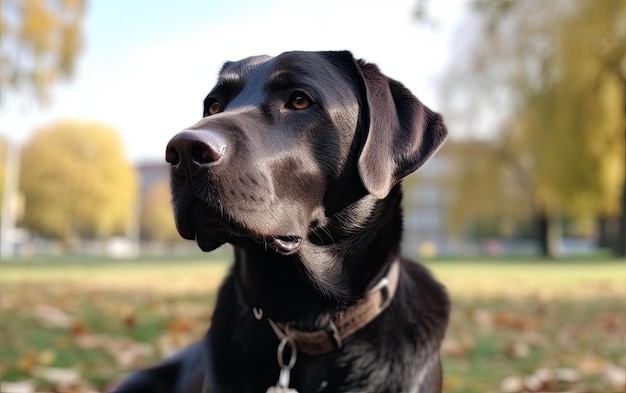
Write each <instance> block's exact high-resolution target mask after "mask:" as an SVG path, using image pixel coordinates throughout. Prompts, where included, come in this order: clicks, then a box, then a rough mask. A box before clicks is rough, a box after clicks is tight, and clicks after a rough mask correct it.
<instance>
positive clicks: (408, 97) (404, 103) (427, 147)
mask: <svg viewBox="0 0 626 393" xmlns="http://www.w3.org/2000/svg"><path fill="white" fill-rule="evenodd" d="M356 66H357V74H358V76H359V77H360V78H362V80H361V81H360V82H361V83H360V84H361V86H360V89H361V92H362V93H361V97H362V102H363V104H362V105H363V106H366V108H363V110H364V115H365V117H364V127H363V128H364V130H363V131H364V132H366V133H367V135H366V136H364V142H363V145H362V147H361V152H360V156H359V161H358V169H359V175H360V177H361V181H362V182H363V185H364V186H365V188H366V189H367V191H368V192H369V193H370V194H372V195H374V196H375V197H376V198H378V199H383V198H385V197H386V196H387V194H388V193H389V191H390V190H391V188H392V187H393V186H394V185H395V184H396V183H398V182H399V181H400V180H401V179H402V178H403V177H405V176H407V175H408V174H410V173H412V172H414V171H415V170H417V168H419V167H420V166H421V165H422V164H424V163H425V162H426V161H427V160H428V159H429V158H430V156H431V155H432V154H433V153H435V151H436V150H437V148H438V147H439V146H440V145H441V143H442V142H443V141H444V139H445V138H446V134H447V131H446V126H445V125H444V123H443V119H442V117H441V116H440V115H439V114H438V113H435V112H433V111H431V110H430V109H428V108H427V107H426V106H424V105H423V104H422V103H421V102H420V101H419V100H418V99H417V98H416V97H415V96H413V94H411V92H410V91H409V90H408V89H407V88H406V87H404V86H403V85H402V84H401V83H399V82H396V81H394V80H392V79H389V78H388V77H386V76H385V75H383V74H382V73H381V72H380V71H379V69H378V67H376V66H375V65H374V64H370V63H365V62H364V61H362V60H358V61H356Z"/></svg>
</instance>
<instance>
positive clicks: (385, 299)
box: [255, 261, 400, 355]
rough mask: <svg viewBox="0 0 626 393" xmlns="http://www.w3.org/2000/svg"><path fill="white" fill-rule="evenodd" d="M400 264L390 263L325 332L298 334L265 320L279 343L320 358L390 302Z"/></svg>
mask: <svg viewBox="0 0 626 393" xmlns="http://www.w3.org/2000/svg"><path fill="white" fill-rule="evenodd" d="M399 276H400V263H399V262H398V261H395V262H393V263H392V264H391V266H390V268H389V271H388V272H387V275H386V276H385V277H383V279H382V280H380V281H379V282H378V284H376V286H374V288H372V289H371V290H370V291H368V293H367V295H366V296H365V297H364V298H363V299H362V300H360V301H359V302H358V303H356V304H355V305H354V306H352V307H350V308H349V309H347V310H345V311H343V312H341V313H339V314H337V315H336V316H335V317H334V318H333V319H332V321H331V322H330V323H329V326H328V327H327V329H325V330H317V331H313V332H308V331H301V330H297V329H294V328H292V327H290V325H289V323H277V322H274V321H272V320H271V319H268V321H269V323H270V325H271V326H272V329H273V330H274V333H275V334H276V336H277V337H278V339H279V340H283V339H285V338H288V339H290V340H293V342H295V344H296V345H297V348H298V351H300V352H302V353H304V354H307V355H322V354H325V353H329V352H332V351H334V350H337V349H339V348H341V347H342V346H343V341H344V340H345V339H346V338H347V337H349V336H351V335H352V334H354V333H355V332H356V331H358V330H359V329H361V328H363V327H365V325H367V324H368V323H370V322H372V321H373V320H374V319H375V318H376V317H378V316H379V315H380V314H381V313H382V312H383V311H384V310H385V309H386V308H387V306H389V304H390V303H391V300H392V299H393V296H394V295H395V293H396V289H397V287H398V278H399ZM261 313H262V311H261V312H259V310H258V309H256V310H255V317H256V318H257V319H261V318H262V314H261Z"/></svg>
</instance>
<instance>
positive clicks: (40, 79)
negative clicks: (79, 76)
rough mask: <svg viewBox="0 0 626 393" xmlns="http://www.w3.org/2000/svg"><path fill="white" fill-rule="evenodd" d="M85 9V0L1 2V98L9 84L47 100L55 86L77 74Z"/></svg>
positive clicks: (41, 100)
mask: <svg viewBox="0 0 626 393" xmlns="http://www.w3.org/2000/svg"><path fill="white" fill-rule="evenodd" d="M84 11H85V2H84V0H2V1H1V2H0V86H2V89H0V102H2V99H3V96H4V95H6V94H7V93H8V90H9V88H11V89H12V90H14V91H19V92H27V93H30V94H33V95H34V97H35V98H36V99H37V101H39V102H46V101H47V100H48V99H49V91H50V88H51V86H52V85H53V84H55V83H56V82H57V81H58V80H59V79H63V78H69V77H71V76H72V74H73V73H74V69H75V66H76V58H77V55H78V53H79V52H80V50H81V47H82V42H81V21H82V17H83V15H84Z"/></svg>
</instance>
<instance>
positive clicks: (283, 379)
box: [266, 366, 298, 393]
mask: <svg viewBox="0 0 626 393" xmlns="http://www.w3.org/2000/svg"><path fill="white" fill-rule="evenodd" d="M266 393H298V391H297V390H296V389H291V388H290V387H289V367H287V366H283V367H281V368H280V375H279V376H278V382H277V383H276V386H270V387H269V389H267V392H266Z"/></svg>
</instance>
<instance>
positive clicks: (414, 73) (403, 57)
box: [0, 0, 467, 163]
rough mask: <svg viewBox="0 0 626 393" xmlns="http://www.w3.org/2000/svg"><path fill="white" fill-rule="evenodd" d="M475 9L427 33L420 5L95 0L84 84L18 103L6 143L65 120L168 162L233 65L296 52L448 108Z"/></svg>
mask: <svg viewBox="0 0 626 393" xmlns="http://www.w3.org/2000/svg"><path fill="white" fill-rule="evenodd" d="M466 3H467V0H436V1H427V4H428V15H429V16H430V20H431V23H429V24H424V23H420V22H418V21H417V20H416V19H415V17H414V11H415V8H416V4H417V0H389V1H381V0H316V1H308V2H297V1H293V0H272V1H258V0H257V1H253V0H229V1H215V0H204V1H203V0H177V1H173V0H169V1H168V0H151V1H150V2H144V1H127V0H91V1H88V9H87V14H86V18H85V21H84V25H83V26H84V49H83V51H82V52H81V55H80V58H79V60H78V68H77V72H76V74H75V75H74V77H73V78H72V79H71V80H70V81H68V82H64V83H62V84H61V85H59V86H57V87H55V89H54V91H53V101H52V104H51V105H49V106H47V107H45V108H37V107H34V106H33V104H32V102H30V103H27V102H26V101H25V100H24V99H22V98H20V97H19V96H9V97H8V99H7V101H5V102H6V105H5V106H4V107H2V108H0V134H2V136H3V137H5V138H9V139H10V140H11V141H12V142H15V143H22V144H23V143H27V141H28V140H29V138H30V137H31V135H32V134H33V132H34V130H36V129H37V128H38V127H42V126H45V125H47V124H50V123H52V122H54V121H55V120H58V119H78V120H87V121H97V122H101V123H105V124H108V125H110V126H112V127H114V128H115V129H116V130H117V131H118V132H119V134H120V136H121V137H122V139H123V143H124V146H125V149H126V153H127V155H128V157H129V159H131V160H132V161H133V162H136V163H140V162H146V161H155V160H162V159H163V157H164V151H165V146H166V144H167V142H168V141H169V139H170V138H171V137H172V136H174V135H175V134H176V133H177V132H178V131H180V130H182V129H184V128H186V127H188V126H191V125H193V124H194V123H196V122H197V121H198V120H200V118H201V115H202V101H203V99H204V96H205V95H206V94H207V93H208V92H209V91H210V90H211V87H212V86H213V84H214V82H215V80H216V76H217V73H218V72H219V69H220V67H221V65H222V64H223V63H224V62H225V61H229V60H239V59H242V58H245V57H248V56H251V55H259V54H268V55H278V54H280V53H282V52H284V51H289V50H350V51H352V53H353V54H354V56H355V57H357V58H363V59H365V60H366V61H369V62H373V63H376V64H378V66H379V67H380V69H381V70H382V71H383V72H384V73H385V74H387V75H388V76H390V77H392V78H394V79H396V80H398V81H400V82H402V83H403V84H404V85H406V86H407V87H408V88H409V89H411V91H412V92H413V93H414V94H415V95H416V96H417V97H418V98H420V100H421V101H422V102H424V103H425V104H426V105H427V106H429V107H431V108H432V109H434V110H438V108H439V107H441V102H440V98H439V97H438V94H437V91H438V89H437V86H438V83H439V82H438V81H439V79H440V78H441V77H442V73H443V71H444V70H445V68H446V67H447V66H448V65H449V64H450V62H451V61H452V59H453V58H452V54H453V50H454V42H455V40H456V39H457V37H458V34H459V32H458V26H459V24H460V22H461V19H462V18H463V14H464V10H465V7H466ZM3 104H4V103H3Z"/></svg>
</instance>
